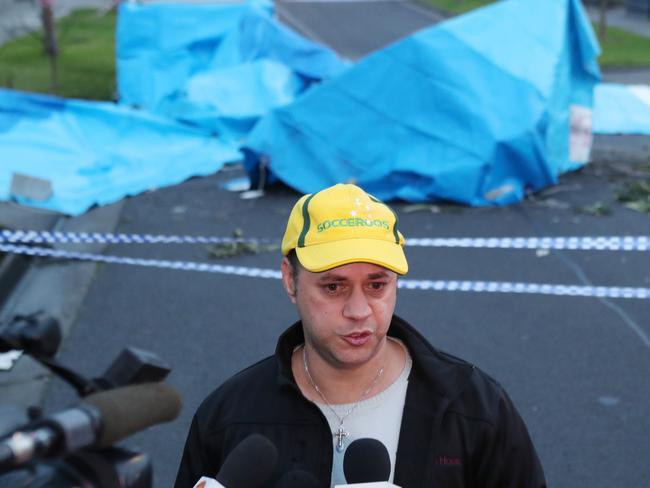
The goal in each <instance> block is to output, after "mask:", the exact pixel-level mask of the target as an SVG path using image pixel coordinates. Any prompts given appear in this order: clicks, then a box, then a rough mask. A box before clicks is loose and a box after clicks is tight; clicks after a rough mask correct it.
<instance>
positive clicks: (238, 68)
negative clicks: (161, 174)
mask: <svg viewBox="0 0 650 488" xmlns="http://www.w3.org/2000/svg"><path fill="white" fill-rule="evenodd" d="M190 25H192V26H196V27H195V28H189V26H190ZM134 32H137V33H136V34H134ZM161 32H162V33H164V34H161ZM117 67H118V75H119V76H118V85H119V93H120V100H121V101H122V102H123V103H127V104H133V105H138V106H141V107H145V108H147V109H149V110H152V111H154V112H157V113H160V114H163V115H167V116H169V117H172V118H175V119H178V120H182V121H183V122H187V123H190V124H193V125H197V126H199V127H203V128H206V129H209V130H212V131H217V132H218V133H219V134H220V135H221V136H222V137H226V138H230V139H233V140H241V139H242V138H243V137H245V135H246V134H247V133H248V132H249V131H250V130H251V129H252V127H253V125H254V124H255V122H257V120H258V119H259V118H260V117H261V116H262V115H264V114H266V113H267V112H268V111H269V110H271V109H272V108H275V107H279V106H283V105H286V104H288V103H290V102H292V101H293V100H294V99H295V98H296V97H297V96H299V95H300V94H301V93H302V92H303V91H304V90H306V89H307V88H309V86H310V85H311V84H312V83H314V82H317V81H320V80H322V79H326V78H331V77H332V76H335V75H337V74H338V73H340V72H341V71H342V70H343V69H345V67H346V63H345V62H344V61H342V60H341V59H339V58H338V56H337V55H336V54H334V52H333V51H331V50H330V49H328V48H325V47H323V46H320V45H318V44H315V43H314V42H312V41H309V40H307V39H305V38H303V37H302V36H300V35H298V34H297V33H295V32H293V31H291V30H290V29H288V28H287V27H285V26H283V25H281V24H280V23H279V22H278V21H276V20H275V19H274V18H273V17H272V15H271V8H270V7H269V6H268V5H266V4H264V5H263V6H260V4H259V3H258V2H249V3H241V4H238V5H191V4H131V3H126V4H122V5H121V7H120V12H119V22H118V29H117Z"/></svg>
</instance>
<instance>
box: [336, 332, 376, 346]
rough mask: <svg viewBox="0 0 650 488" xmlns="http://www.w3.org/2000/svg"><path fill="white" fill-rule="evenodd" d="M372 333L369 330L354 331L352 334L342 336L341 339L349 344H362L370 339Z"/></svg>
mask: <svg viewBox="0 0 650 488" xmlns="http://www.w3.org/2000/svg"><path fill="white" fill-rule="evenodd" d="M371 336H372V334H371V333H370V332H354V333H352V334H347V335H344V336H342V337H343V340H344V341H345V342H347V343H348V344H350V345H351V346H357V347H358V346H363V345H364V344H365V343H366V342H368V341H369V340H370V337H371Z"/></svg>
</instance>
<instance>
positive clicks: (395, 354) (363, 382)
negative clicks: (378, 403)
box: [291, 340, 406, 404]
mask: <svg viewBox="0 0 650 488" xmlns="http://www.w3.org/2000/svg"><path fill="white" fill-rule="evenodd" d="M304 347H305V346H302V347H299V348H297V349H296V350H295V351H294V352H293V355H292V358H291V368H292V371H293V375H294V378H295V380H296V383H297V384H298V387H299V388H300V390H301V392H302V394H303V395H304V396H305V397H306V398H307V399H309V400H311V401H315V402H318V403H323V402H324V399H323V397H321V395H320V394H319V393H318V391H317V390H316V387H317V388H318V389H319V390H320V391H321V393H322V394H323V396H324V397H325V399H326V401H327V403H330V404H344V403H355V402H358V401H359V400H362V399H364V398H368V397H371V396H374V395H377V394H378V393H381V392H382V391H384V390H385V389H386V388H388V386H390V385H391V384H392V383H393V382H394V381H395V380H396V379H397V378H398V377H399V375H400V373H401V372H402V369H403V368H404V364H405V361H406V355H405V352H404V350H403V348H402V346H400V345H399V344H397V343H396V342H394V341H391V340H386V341H385V342H384V344H383V345H382V347H381V348H380V350H379V351H378V352H377V354H375V355H374V356H373V357H372V358H371V359H370V360H368V361H367V362H366V363H364V364H362V365H359V366H355V367H337V366H336V365H333V364H331V363H328V362H327V361H325V360H324V359H323V358H322V357H320V356H319V355H318V353H317V352H316V351H315V350H314V349H312V348H310V347H309V346H306V347H307V350H306V351H305V350H304V349H303V348H304ZM303 354H305V355H306V357H303ZM305 359H306V360H307V361H306V362H307V368H305V364H304V363H305ZM382 368H383V370H382ZM307 370H308V371H309V373H308V372H307ZM380 371H381V373H380ZM309 376H311V379H310V377H309ZM312 382H313V384H312Z"/></svg>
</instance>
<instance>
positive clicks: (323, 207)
mask: <svg viewBox="0 0 650 488" xmlns="http://www.w3.org/2000/svg"><path fill="white" fill-rule="evenodd" d="M403 245H404V237H403V236H402V235H401V233H400V232H399V231H398V230H397V216H396V215H395V213H394V212H393V211H392V210H391V209H390V207H388V206H387V205H386V204H384V203H382V202H380V201H379V200H377V199H376V198H374V197H372V196H371V195H369V194H368V193H366V192H364V191H363V190H362V189H361V188H359V187H358V186H355V185H343V184H338V185H335V186H332V187H330V188H326V189H324V190H322V191H320V192H317V193H313V194H310V195H305V196H303V197H302V198H301V199H300V200H298V202H297V203H296V205H295V206H294V208H293V210H292V212H291V215H290V216H289V221H288V222H287V230H286V232H285V235H284V239H283V240H282V253H283V254H284V255H286V254H288V253H289V252H290V251H291V250H294V249H295V250H296V253H297V254H298V258H299V260H300V262H301V263H302V264H303V266H305V267H306V268H307V269H309V270H310V271H322V270H325V269H329V268H332V267H334V266H340V265H342V264H346V263H350V262H355V261H360V262H371V263H376V264H379V265H381V266H385V267H387V268H389V269H393V270H394V271H396V272H398V273H400V274H404V273H406V271H407V269H408V265H407V264H406V258H405V257H404V252H403V249H402V246H403ZM310 266H311V267H310Z"/></svg>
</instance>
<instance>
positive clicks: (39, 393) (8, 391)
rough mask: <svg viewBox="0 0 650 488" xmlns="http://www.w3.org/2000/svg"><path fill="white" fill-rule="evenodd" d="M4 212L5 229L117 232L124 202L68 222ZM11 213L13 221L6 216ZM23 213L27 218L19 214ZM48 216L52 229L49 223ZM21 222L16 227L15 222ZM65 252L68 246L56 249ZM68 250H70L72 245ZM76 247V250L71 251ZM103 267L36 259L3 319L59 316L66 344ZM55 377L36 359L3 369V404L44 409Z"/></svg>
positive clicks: (88, 247)
mask: <svg viewBox="0 0 650 488" xmlns="http://www.w3.org/2000/svg"><path fill="white" fill-rule="evenodd" d="M4 205H5V207H3V208H2V219H0V225H3V226H4V227H9V228H30V229H38V228H40V229H43V227H44V226H45V227H49V229H48V230H53V231H61V232H82V231H88V232H112V231H113V230H114V229H115V227H116V225H117V223H118V219H119V216H120V214H121V210H122V207H123V205H124V203H123V201H121V202H118V203H115V204H112V205H107V206H105V207H99V208H96V209H93V210H91V211H89V212H87V213H86V214H84V215H82V216H79V217H76V218H65V217H61V216H60V215H56V214H49V216H48V215H47V214H43V213H34V211H30V210H28V209H21V208H20V207H15V208H14V209H13V211H12V212H4V210H5V209H6V208H7V205H10V204H4ZM7 214H11V216H10V218H7V217H8V215H7ZM21 214H22V218H20V217H19V216H20V215H21ZM47 217H49V219H50V220H49V222H50V223H52V225H47V221H48V219H47ZM15 218H20V222H21V225H20V226H16V225H15V222H13V221H12V219H15ZM56 247H57V248H61V249H64V248H66V245H63V244H62V245H56ZM67 247H70V245H68V246H67ZM105 247H106V246H105V245H103V244H85V245H79V244H77V245H75V246H74V249H75V250H79V251H82V250H83V252H92V253H101V252H103V250H104V248H105ZM71 249H72V248H71ZM97 268H98V264H95V263H87V262H74V263H72V262H60V261H52V260H34V261H33V262H32V264H31V265H30V267H29V269H28V270H27V272H26V273H25V274H24V276H23V277H22V278H21V279H20V281H19V282H18V283H16V286H15V289H14V291H13V293H12V294H11V295H10V296H9V298H8V300H7V302H6V304H5V305H4V307H3V309H2V310H1V311H0V319H1V320H6V319H8V318H11V317H13V316H14V315H16V314H28V313H32V312H35V311H37V310H43V311H45V312H46V313H48V314H51V315H52V316H54V317H56V318H57V319H58V320H59V321H60V323H61V328H62V335H63V341H65V338H66V337H67V336H68V334H69V333H70V331H71V330H72V328H73V326H74V324H75V320H76V317H77V313H78V311H79V309H80V307H81V305H82V304H83V301H84V299H85V296H86V293H87V292H88V290H89V288H90V286H91V284H92V282H93V279H94V276H95V274H96V271H97ZM51 377H52V373H50V371H49V370H46V369H45V368H43V367H42V366H41V365H40V364H38V363H37V362H35V361H33V360H32V359H31V358H29V357H27V356H25V355H23V356H21V357H20V358H19V359H18V360H17V361H16V362H15V363H14V365H13V367H12V368H11V369H10V370H8V371H0V392H2V393H1V394H0V398H1V400H0V403H4V404H12V405H16V406H19V407H28V406H31V405H41V404H42V400H43V397H44V393H45V388H46V387H47V385H48V383H49V380H50V379H51Z"/></svg>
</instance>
